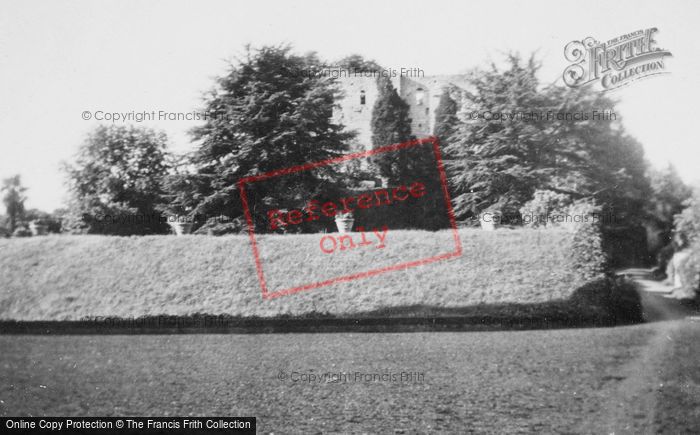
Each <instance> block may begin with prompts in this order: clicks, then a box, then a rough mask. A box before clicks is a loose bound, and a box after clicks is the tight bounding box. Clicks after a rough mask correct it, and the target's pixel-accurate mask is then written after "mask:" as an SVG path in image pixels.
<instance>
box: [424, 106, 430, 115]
mask: <svg viewBox="0 0 700 435" xmlns="http://www.w3.org/2000/svg"><path fill="white" fill-rule="evenodd" d="M428 113H430V109H429V108H427V107H426V108H425V114H426V115H427V114H428Z"/></svg>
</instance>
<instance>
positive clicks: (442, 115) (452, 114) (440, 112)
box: [433, 88, 459, 146]
mask: <svg viewBox="0 0 700 435" xmlns="http://www.w3.org/2000/svg"><path fill="white" fill-rule="evenodd" d="M450 92H451V89H450V88H445V89H443V91H442V95H440V101H439V102H438V106H437V108H436V109H435V128H433V134H434V135H435V136H437V138H438V139H439V140H440V142H441V143H442V144H443V146H444V145H446V144H447V143H448V141H449V138H450V136H452V134H454V132H455V130H456V129H457V126H458V125H459V119H458V118H457V111H458V110H459V106H458V104H457V102H456V101H455V100H454V99H453V98H452V96H451V95H450Z"/></svg>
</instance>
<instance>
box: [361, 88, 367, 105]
mask: <svg viewBox="0 0 700 435" xmlns="http://www.w3.org/2000/svg"><path fill="white" fill-rule="evenodd" d="M365 102H366V99H365V91H360V104H365Z"/></svg>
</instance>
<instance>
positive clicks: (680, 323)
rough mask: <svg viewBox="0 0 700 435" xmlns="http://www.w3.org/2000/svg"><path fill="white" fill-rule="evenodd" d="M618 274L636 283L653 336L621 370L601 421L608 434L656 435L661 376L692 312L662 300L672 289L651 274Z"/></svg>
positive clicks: (637, 271)
mask: <svg viewBox="0 0 700 435" xmlns="http://www.w3.org/2000/svg"><path fill="white" fill-rule="evenodd" d="M620 274H622V275H626V276H628V277H629V278H631V279H633V280H634V281H635V283H636V285H637V288H638V290H639V293H640V296H641V298H642V305H643V310H644V317H645V320H646V321H647V322H649V324H647V325H644V327H647V328H651V329H652V330H653V334H651V335H650V338H649V341H648V342H647V345H646V346H645V347H644V348H643V351H642V353H641V354H640V355H639V356H638V357H637V358H634V359H632V360H631V361H630V362H629V363H628V364H626V365H625V366H624V367H623V368H622V369H621V371H620V372H621V373H620V377H621V378H622V377H624V380H622V382H620V383H619V385H618V387H617V390H616V392H615V394H613V395H611V396H610V398H609V399H608V401H607V403H606V406H605V408H606V409H608V411H607V415H606V416H605V417H604V418H605V419H604V420H603V421H607V424H606V432H607V433H611V434H612V433H614V434H638V433H658V426H659V416H657V415H656V414H657V409H658V408H659V406H658V401H659V400H660V398H661V397H662V394H661V391H662V389H663V387H664V373H665V372H666V371H668V369H669V368H671V367H672V366H673V365H674V364H677V361H675V360H673V355H674V353H675V352H674V348H675V346H677V345H678V343H676V342H675V341H676V339H677V338H678V336H679V335H680V333H681V332H683V331H684V330H685V329H687V328H688V327H690V326H691V325H692V323H691V322H692V321H693V320H692V315H693V314H694V312H693V310H692V309H690V308H688V307H686V306H683V305H682V304H681V303H679V302H678V301H677V300H675V299H671V298H668V297H665V296H667V295H669V294H670V293H671V291H672V288H671V286H669V285H666V284H664V283H662V282H660V281H658V280H655V279H654V278H653V277H652V275H651V271H650V270H646V269H627V270H625V271H621V272H620ZM681 411H682V410H681ZM599 424H600V423H597V424H596V426H599ZM676 433H683V432H681V431H680V430H678V432H676Z"/></svg>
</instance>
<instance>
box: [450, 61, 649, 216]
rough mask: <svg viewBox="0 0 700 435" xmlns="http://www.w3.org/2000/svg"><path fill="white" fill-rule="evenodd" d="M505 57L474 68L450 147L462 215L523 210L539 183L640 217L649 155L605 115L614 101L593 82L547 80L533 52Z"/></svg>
mask: <svg viewBox="0 0 700 435" xmlns="http://www.w3.org/2000/svg"><path fill="white" fill-rule="evenodd" d="M507 61H508V63H507V68H506V69H504V70H500V69H498V68H497V67H496V66H495V65H492V66H491V68H490V69H489V70H486V71H481V70H478V71H475V72H474V74H473V76H472V80H471V83H472V87H473V89H474V90H473V92H470V93H468V95H467V96H468V103H467V104H468V112H469V113H470V114H471V115H470V116H469V119H465V120H463V122H461V123H460V126H459V128H458V130H457V131H456V133H455V134H454V135H453V136H452V140H451V143H450V144H449V145H448V146H447V147H446V154H447V156H448V157H447V159H448V162H447V166H448V170H449V174H450V182H451V184H452V189H453V191H454V192H455V194H456V195H455V208H456V211H457V213H458V215H461V216H462V217H464V216H469V215H473V214H477V213H479V212H480V211H483V210H485V209H487V208H497V209H500V210H501V211H502V212H503V213H504V214H511V213H512V214H513V215H517V213H518V211H517V209H518V208H519V207H520V205H522V204H524V203H525V202H526V201H528V200H529V199H530V198H531V197H532V195H533V193H534V192H535V190H537V189H546V190H552V191H555V192H559V193H566V194H567V195H570V196H571V197H572V199H583V198H590V199H593V200H595V202H596V203H597V204H600V205H601V207H602V212H603V213H606V214H614V216H615V218H616V219H617V220H618V221H620V222H624V223H626V224H632V223H634V221H635V220H636V221H638V220H639V218H640V217H641V216H643V212H642V211H643V210H642V208H643V203H644V199H645V197H646V195H647V194H648V181H647V178H646V176H645V170H646V162H645V160H644V152H643V149H642V148H641V145H640V144H639V143H638V142H637V141H636V140H634V138H632V137H630V136H629V135H627V134H626V133H625V131H624V129H623V128H622V126H621V124H620V123H619V122H616V121H615V120H614V119H613V118H612V117H606V116H604V114H605V110H609V111H612V110H613V109H614V103H615V102H614V101H612V100H610V99H609V98H607V97H605V96H604V95H602V94H601V93H597V92H593V91H591V90H588V89H581V88H579V89H571V88H566V87H561V86H555V85H551V86H546V87H541V86H540V84H539V81H538V79H537V72H538V69H539V63H538V62H537V61H536V60H535V59H534V57H530V59H529V60H528V61H527V62H523V61H522V60H521V58H520V56H518V55H510V56H508V58H507ZM608 113H611V112H608ZM501 114H503V116H501ZM474 115H478V116H474Z"/></svg>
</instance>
